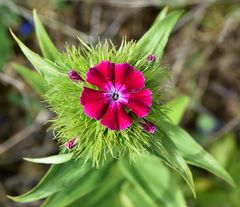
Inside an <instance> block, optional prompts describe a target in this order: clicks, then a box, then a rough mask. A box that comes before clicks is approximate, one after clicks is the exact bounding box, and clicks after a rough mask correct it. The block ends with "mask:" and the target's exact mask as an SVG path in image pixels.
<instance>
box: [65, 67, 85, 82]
mask: <svg viewBox="0 0 240 207" xmlns="http://www.w3.org/2000/svg"><path fill="white" fill-rule="evenodd" d="M68 77H69V78H70V79H71V80H73V81H83V79H82V77H81V76H80V75H79V74H78V73H77V72H76V71H75V70H73V69H72V70H70V71H69V72H68Z"/></svg>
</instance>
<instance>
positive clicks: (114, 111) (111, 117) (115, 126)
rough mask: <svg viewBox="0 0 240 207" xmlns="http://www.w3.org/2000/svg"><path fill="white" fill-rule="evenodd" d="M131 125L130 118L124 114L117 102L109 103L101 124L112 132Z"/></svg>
mask: <svg viewBox="0 0 240 207" xmlns="http://www.w3.org/2000/svg"><path fill="white" fill-rule="evenodd" d="M132 123H133V120H132V119H131V117H130V116H129V115H128V114H127V113H126V111H125V110H124V108H123V106H122V105H121V103H119V102H111V104H110V105H109V107H108V110H107V112H106V114H105V115H104V116H103V118H102V120H101V124H102V125H104V126H106V127H108V128H109V129H112V130H123V129H126V128H128V127H129V126H130V125H131V124H132Z"/></svg>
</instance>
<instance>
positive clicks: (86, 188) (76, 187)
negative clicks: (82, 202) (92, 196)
mask: <svg viewBox="0 0 240 207" xmlns="http://www.w3.org/2000/svg"><path fill="white" fill-rule="evenodd" d="M114 164H115V163H114V162H113V161H110V162H108V163H105V164H104V166H102V167H101V168H100V169H94V168H93V169H91V170H90V171H89V173H87V174H86V175H85V176H83V177H81V178H80V179H79V180H78V181H77V182H75V183H73V184H72V185H68V186H66V188H65V189H64V190H62V191H60V192H58V193H56V194H54V195H52V196H51V197H49V198H48V199H47V200H46V201H45V202H44V204H43V205H42V207H61V206H69V205H70V203H72V202H74V201H76V200H78V199H80V198H82V197H84V196H86V195H87V194H88V193H90V192H91V191H93V190H95V188H97V187H99V185H100V184H101V182H104V179H106V177H107V176H108V175H109V172H110V170H111V168H112V167H114ZM99 190H101V189H99ZM65 195H68V196H65Z"/></svg>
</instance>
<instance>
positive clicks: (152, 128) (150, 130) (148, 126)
mask: <svg viewBox="0 0 240 207" xmlns="http://www.w3.org/2000/svg"><path fill="white" fill-rule="evenodd" d="M140 124H141V126H142V127H143V129H144V130H145V131H146V132H148V133H150V134H153V133H155V132H156V131H157V127H156V126H155V125H154V124H153V123H152V122H150V121H147V120H145V123H141V122H140Z"/></svg>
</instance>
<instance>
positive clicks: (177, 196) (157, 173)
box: [119, 155, 186, 207]
mask: <svg viewBox="0 0 240 207" xmlns="http://www.w3.org/2000/svg"><path fill="white" fill-rule="evenodd" d="M119 164H120V166H121V168H122V170H123V172H124V173H125V176H126V177H127V178H128V179H129V181H130V182H131V183H132V184H133V185H134V186H135V187H134V189H136V191H137V192H135V193H134V194H135V195H134V196H135V197H134V196H132V195H131V193H130V192H128V191H126V192H127V195H129V196H128V197H129V199H130V200H131V201H132V202H133V203H137V201H136V196H137V197H138V198H139V197H140V200H141V199H142V200H144V203H145V204H146V205H145V206H148V207H158V206H164V207H176V206H178V207H185V206H186V204H185V201H184V198H183V196H182V194H181V193H180V191H179V188H178V187H177V184H176V180H175V179H174V178H173V177H172V175H171V174H170V173H169V171H168V169H167V168H166V167H165V166H164V165H163V164H162V162H161V160H160V159H159V158H157V157H155V156H152V155H143V156H141V158H140V160H138V161H137V162H135V163H132V164H131V165H130V164H129V162H128V160H123V161H121V162H119ZM132 188H133V187H132ZM139 195H140V196H139ZM136 207H139V205H136Z"/></svg>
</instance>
